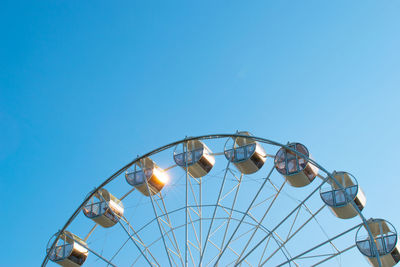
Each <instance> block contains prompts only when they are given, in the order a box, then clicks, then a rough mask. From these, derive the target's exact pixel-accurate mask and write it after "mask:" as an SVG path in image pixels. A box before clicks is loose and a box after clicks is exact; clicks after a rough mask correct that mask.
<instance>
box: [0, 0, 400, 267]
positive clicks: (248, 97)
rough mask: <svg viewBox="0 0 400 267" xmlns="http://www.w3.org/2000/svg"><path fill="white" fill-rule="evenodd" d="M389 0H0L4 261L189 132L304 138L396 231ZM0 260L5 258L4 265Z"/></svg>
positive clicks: (395, 77)
mask: <svg viewBox="0 0 400 267" xmlns="http://www.w3.org/2000/svg"><path fill="white" fill-rule="evenodd" d="M399 13H400V2H399V1H369V0H363V1H345V0H343V1H316V0H315V1H247V2H244V1H119V2H115V1H7V0H3V1H1V3H0V36H1V37H0V38H1V42H0V70H1V71H0V196H1V200H2V203H3V208H2V214H3V215H2V219H1V220H0V225H1V228H0V229H1V239H2V242H1V247H2V249H1V250H2V254H3V255H6V257H5V258H3V261H2V264H4V266H37V265H39V263H40V262H41V261H42V259H43V257H44V255H45V246H46V243H47V240H48V239H49V238H50V236H51V235H52V234H53V233H54V232H55V231H56V230H58V229H59V228H61V226H62V225H63V224H64V222H65V221H66V220H67V218H68V217H69V216H70V214H72V212H73V211H74V210H75V208H76V207H77V206H78V205H79V204H80V203H81V201H82V200H83V198H84V197H85V195H86V194H87V192H89V191H90V190H91V189H92V188H93V187H94V186H96V185H98V184H100V183H101V182H102V181H103V180H104V179H105V178H106V177H108V176H109V175H110V174H112V173H113V171H115V170H117V169H119V168H120V167H122V166H123V165H124V164H125V163H127V162H129V161H130V160H131V159H133V158H134V157H136V155H138V154H143V153H146V152H148V151H149V150H151V149H153V148H156V147H158V146H161V145H164V144H166V143H169V142H172V141H175V140H177V139H181V138H183V137H185V136H186V135H191V136H193V135H201V134H206V133H230V132H234V131H236V130H249V131H251V132H252V133H254V134H255V135H257V136H261V137H265V138H269V139H272V140H276V141H279V142H282V143H284V142H286V141H301V142H302V143H304V144H306V145H307V146H308V147H309V149H310V150H311V151H312V154H313V156H314V158H315V159H316V161H317V162H318V163H320V164H322V165H323V166H325V167H326V168H327V169H329V170H334V169H338V170H346V171H349V172H351V173H353V174H354V175H355V176H356V177H357V178H358V180H359V182H360V184H361V185H362V187H363V189H364V191H365V193H366V195H367V199H368V202H367V207H366V209H365V214H366V216H367V217H382V218H386V219H388V220H389V221H391V222H392V223H393V224H394V225H395V226H397V228H398V229H399V230H400V215H399V214H398V188H399V186H400V182H399V179H400V175H399V171H398V168H399V153H398V151H399V149H400V144H399V142H398V137H399V130H400V127H399V115H400V112H399V99H400V90H399V86H400V75H399V74H400V54H399V51H400V50H399V48H400V31H399V29H400V16H399ZM4 260H5V262H4Z"/></svg>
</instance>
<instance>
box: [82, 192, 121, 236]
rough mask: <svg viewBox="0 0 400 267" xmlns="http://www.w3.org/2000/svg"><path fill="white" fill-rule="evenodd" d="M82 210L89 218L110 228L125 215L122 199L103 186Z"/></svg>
mask: <svg viewBox="0 0 400 267" xmlns="http://www.w3.org/2000/svg"><path fill="white" fill-rule="evenodd" d="M82 211H83V214H85V216H86V217H88V218H89V219H92V220H93V221H95V222H96V223H98V224H100V225H101V226H103V227H106V228H108V227H111V226H113V225H115V224H116V223H117V222H118V221H119V218H120V217H122V216H123V215H124V206H123V205H122V202H121V200H119V199H118V198H116V197H115V196H113V195H111V194H110V193H109V192H108V191H107V190H106V189H104V188H102V189H100V190H98V191H97V192H96V193H95V194H94V195H93V197H92V198H91V199H90V200H89V201H88V202H87V203H86V205H85V206H84V207H83V208H82Z"/></svg>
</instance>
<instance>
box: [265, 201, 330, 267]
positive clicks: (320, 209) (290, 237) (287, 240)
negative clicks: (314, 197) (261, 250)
mask: <svg viewBox="0 0 400 267" xmlns="http://www.w3.org/2000/svg"><path fill="white" fill-rule="evenodd" d="M325 206H326V205H325V204H324V205H322V207H321V208H319V209H318V210H317V211H316V212H315V213H314V214H312V216H311V217H310V218H308V219H307V220H306V222H305V223H303V224H302V225H301V226H300V227H299V228H297V230H296V231H295V232H294V233H293V234H292V235H290V236H289V237H288V238H286V240H285V241H284V242H283V243H282V244H281V246H280V247H278V248H277V249H276V250H275V251H274V252H273V253H272V254H271V255H269V257H268V258H267V259H266V260H265V261H264V262H263V263H262V264H261V265H264V264H265V263H266V262H268V260H269V259H271V258H272V257H273V256H274V255H275V254H276V252H278V251H279V250H280V249H281V248H282V247H283V246H284V245H285V244H286V243H287V242H289V241H290V240H291V239H292V238H293V237H294V236H295V235H296V234H297V233H298V232H300V230H301V229H303V227H304V226H306V225H307V224H308V223H309V222H310V221H311V220H312V219H313V218H314V217H315V216H317V214H318V213H320V212H321V211H322V210H323V209H324V208H325ZM294 222H295V221H294ZM294 222H293V224H292V227H293V225H294Z"/></svg>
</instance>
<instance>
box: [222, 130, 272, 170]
mask: <svg viewBox="0 0 400 267" xmlns="http://www.w3.org/2000/svg"><path fill="white" fill-rule="evenodd" d="M237 134H239V135H247V136H249V137H233V139H232V141H233V142H232V145H228V143H227V144H226V145H225V157H226V159H227V160H229V161H230V162H232V163H233V164H234V165H235V166H236V168H237V169H238V170H239V171H240V172H241V173H243V174H252V173H255V172H256V171H258V170H259V169H261V167H262V166H263V165H264V162H265V160H266V157H267V156H266V154H265V150H264V148H263V147H262V146H261V145H260V144H259V143H258V142H256V141H255V140H254V139H252V138H251V134H250V133H249V132H238V133H237ZM230 147H232V148H230ZM227 148H229V149H227Z"/></svg>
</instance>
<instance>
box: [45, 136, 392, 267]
mask: <svg viewBox="0 0 400 267" xmlns="http://www.w3.org/2000/svg"><path fill="white" fill-rule="evenodd" d="M361 180H362V179H361ZM354 186H357V190H353V188H354ZM326 188H327V189H326ZM108 190H109V191H110V192H112V195H111V194H110V193H109V192H108ZM336 192H339V193H336ZM360 192H362V191H361V189H359V188H358V183H357V182H356V181H355V179H353V177H352V176H349V174H347V173H344V172H334V173H330V172H329V171H327V170H326V169H324V168H323V167H322V166H321V165H319V164H317V163H316V162H315V161H314V160H312V159H310V156H309V152H308V149H307V148H306V147H305V146H304V145H302V144H300V143H289V144H288V145H283V144H280V143H277V142H274V141H271V140H267V139H264V138H260V137H255V136H252V135H251V134H250V133H248V132H237V133H236V134H215V135H204V136H198V137H187V138H185V139H183V140H180V141H177V142H173V143H171V144H168V145H165V146H163V147H160V148H157V149H155V150H153V151H151V152H149V153H146V154H144V155H143V156H140V157H137V158H136V159H134V160H133V161H131V162H130V163H128V164H127V165H125V166H124V167H122V168H121V169H120V170H118V171H117V172H115V173H114V174H113V175H112V176H111V177H109V178H108V179H106V180H105V181H104V182H103V183H101V184H100V185H99V186H98V187H97V188H96V189H95V190H94V191H92V192H91V193H89V195H88V196H87V197H86V198H85V200H84V201H83V203H82V204H81V205H80V206H79V207H78V208H77V209H76V211H75V212H74V213H73V214H72V216H71V217H70V218H69V219H68V220H67V222H66V224H65V225H64V226H63V227H62V229H61V230H60V232H59V233H58V234H56V235H55V236H54V239H52V240H51V241H50V242H49V244H48V248H47V253H46V257H45V259H44V261H43V264H42V266H46V265H47V264H51V263H52V262H55V263H58V264H60V265H63V266H81V265H82V264H84V265H85V266H86V265H87V266H217V265H218V266H319V265H321V266H323V265H326V266H342V265H343V266H350V265H351V262H350V263H349V264H347V263H348V260H349V258H347V257H346V255H349V254H351V253H354V255H355V256H353V254H352V256H351V257H350V261H352V260H353V258H357V257H358V258H361V260H363V259H362V254H361V253H359V251H358V250H357V249H355V248H356V247H358V248H359V249H360V247H361V248H363V247H362V244H366V243H368V244H369V245H368V246H369V248H368V249H369V251H371V255H370V256H369V257H370V258H372V259H369V262H370V263H371V264H372V265H374V266H389V265H387V263H386V262H387V261H386V258H385V257H386V256H387V254H388V253H389V254H390V253H391V254H390V255H392V254H393V255H394V254H395V252H394V251H397V250H396V249H397V246H395V247H393V248H392V247H390V246H387V247H386V250H385V251H384V252H385V253H386V254H385V253H374V251H378V249H379V248H378V247H377V246H376V242H369V241H368V240H378V239H379V238H380V237H381V236H382V234H383V235H385V234H386V235H387V236H389V237H388V238H389V239H390V238H391V239H390V240H391V241H390V242H391V243H390V242H389V243H390V244H392V243H393V242H392V239H393V236H394V234H395V236H396V242H395V244H397V234H396V232H395V230H394V228H393V227H392V226H390V227H389V229H390V231H383V232H379V233H380V235H377V232H376V227H375V225H374V224H371V221H367V220H366V218H365V217H364V215H363V214H362V213H361V209H362V208H363V207H364V205H365V201H364V200H365V197H364V194H362V197H364V199H362V197H361V194H360ZM354 193H355V194H354ZM343 195H344V198H341V197H342V196H343ZM321 198H322V199H321ZM341 200H343V201H342V202H340V201H341ZM122 202H123V203H124V204H123V205H122ZM360 203H361V204H362V205H360ZM81 211H83V212H81ZM331 211H333V212H334V214H335V215H336V216H334V215H332V212H331ZM82 214H83V215H82ZM343 218H347V219H346V220H343ZM98 225H101V226H103V227H97V226H98ZM381 225H383V224H381ZM386 225H389V224H386ZM361 226H362V229H364V230H365V234H366V237H365V236H364V239H360V238H359V237H357V241H356V242H355V239H354V237H355V235H356V230H357V229H359V228H360V227H361ZM385 229H386V228H385ZM72 233H74V234H75V235H74V234H72ZM393 233H394V234H393ZM78 236H80V238H79V237H78ZM368 238H369V239H368ZM385 238H386V236H385V237H383V239H385ZM364 241H365V242H364ZM362 242H364V243H362ZM63 246H64V247H66V246H67V247H68V249H64V247H63ZM72 247H74V248H77V250H76V251H77V252H76V253H75V252H73V253H70V252H71V251H75V250H71V249H70V248H72ZM364 248H365V246H364ZM59 251H62V253H59ZM361 251H362V252H363V254H364V255H365V249H364V250H361ZM379 251H380V250H379ZM77 253H78V254H77ZM56 255H57V256H56ZM71 255H79V257H78V258H79V259H81V260H80V261H74V260H73V259H72V258H73V257H72V258H71ZM393 255H392V256H391V257H392V259H397V258H396V257H394V256H393ZM396 255H397V254H396ZM86 257H87V259H86ZM342 260H343V261H345V260H346V261H345V262H342ZM70 261H72V263H71V264H75V265H67V264H70ZM363 261H364V260H363ZM394 262H396V260H393V262H392V263H394ZM353 266H354V265H353ZM390 266H393V265H390Z"/></svg>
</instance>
